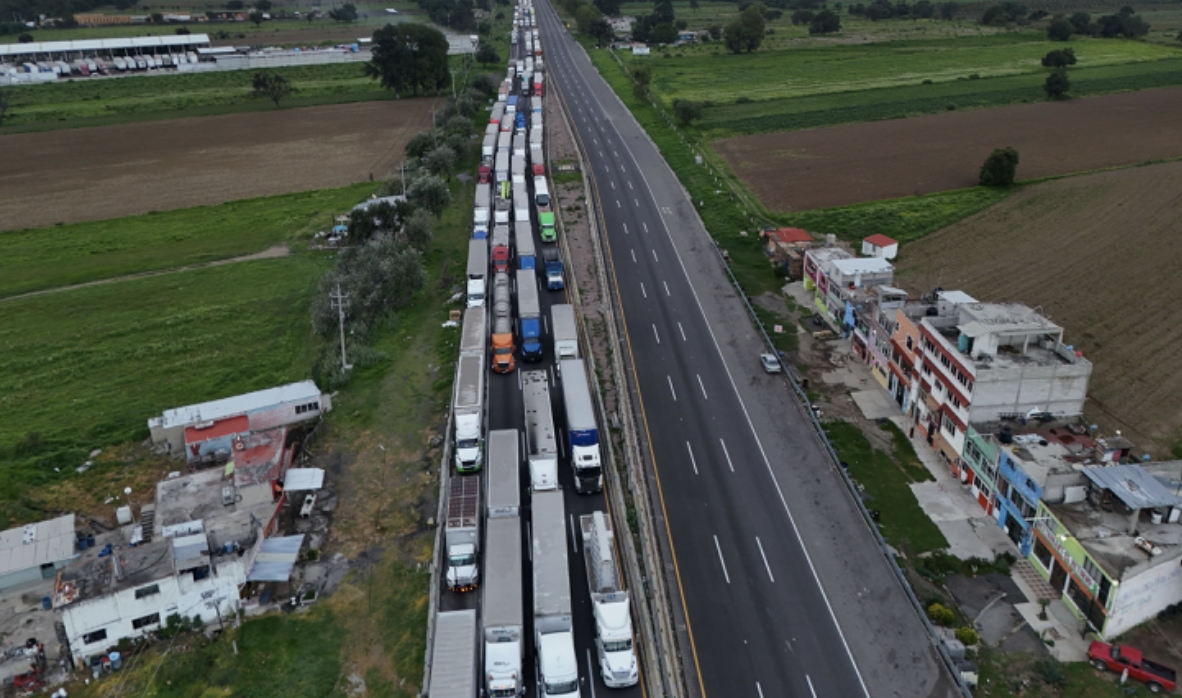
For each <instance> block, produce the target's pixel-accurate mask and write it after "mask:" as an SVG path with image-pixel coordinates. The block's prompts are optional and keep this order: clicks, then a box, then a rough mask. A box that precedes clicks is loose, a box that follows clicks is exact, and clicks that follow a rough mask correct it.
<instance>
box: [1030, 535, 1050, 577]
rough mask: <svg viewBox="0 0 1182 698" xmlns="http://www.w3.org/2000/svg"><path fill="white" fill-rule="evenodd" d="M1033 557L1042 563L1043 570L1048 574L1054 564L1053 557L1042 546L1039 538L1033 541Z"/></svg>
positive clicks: (1045, 547)
mask: <svg viewBox="0 0 1182 698" xmlns="http://www.w3.org/2000/svg"><path fill="white" fill-rule="evenodd" d="M1034 557H1035V558H1037V559H1038V561H1039V562H1041V563H1042V566H1043V568H1044V569H1046V570H1047V571H1048V572H1049V571H1050V569H1051V567H1052V566H1053V565H1054V564H1055V556H1054V555H1052V554H1051V551H1050V550H1049V549H1048V548H1047V546H1046V545H1044V544H1043V542H1042V539H1040V538H1035V539H1034Z"/></svg>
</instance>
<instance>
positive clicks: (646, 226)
mask: <svg viewBox="0 0 1182 698" xmlns="http://www.w3.org/2000/svg"><path fill="white" fill-rule="evenodd" d="M640 224H641V225H643V226H644V232H646V233H647V232H648V223H645V222H644V221H641V222H640Z"/></svg>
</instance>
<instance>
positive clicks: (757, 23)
mask: <svg viewBox="0 0 1182 698" xmlns="http://www.w3.org/2000/svg"><path fill="white" fill-rule="evenodd" d="M762 8H763V3H755V4H754V5H750V6H749V7H747V9H745V10H743V11H742V12H740V13H739V18H738V19H736V20H735V21H733V22H731V23H730V24H728V25H726V30H725V42H726V48H727V50H729V51H733V52H735V53H744V52H746V53H751V52H752V51H755V50H756V49H758V48H759V46H760V44H762V43H763V34H764V31H765V29H766V27H767V22H766V21H765V20H764V18H763V13H762V11H761V10H762Z"/></svg>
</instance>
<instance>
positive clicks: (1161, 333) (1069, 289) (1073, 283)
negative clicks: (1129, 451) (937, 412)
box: [895, 162, 1182, 459]
mask: <svg viewBox="0 0 1182 698" xmlns="http://www.w3.org/2000/svg"><path fill="white" fill-rule="evenodd" d="M1180 191H1182V163H1180V162H1174V163H1166V164H1159V165H1152V166H1147V167H1137V168H1131V169H1126V170H1118V171H1114V172H1104V173H1099V174H1093V175H1085V176H1081V177H1072V178H1067V179H1061V180H1056V181H1052V182H1046V183H1043V184H1038V185H1034V186H1031V187H1029V188H1027V189H1026V190H1024V191H1021V192H1019V193H1017V194H1015V195H1013V196H1011V197H1010V198H1008V199H1006V200H1005V201H1003V202H1002V203H1000V204H997V205H996V206H993V207H991V208H988V209H986V210H984V211H982V212H980V213H978V214H976V215H974V216H971V217H969V218H966V219H965V220H963V221H961V222H959V223H957V224H956V225H953V226H950V227H948V228H945V229H943V230H941V231H938V232H936V233H933V234H932V235H929V236H928V237H926V238H924V239H922V240H920V241H918V242H916V243H914V244H911V245H908V246H906V247H905V248H904V249H903V253H902V255H901V256H900V258H899V260H897V262H896V264H897V272H896V277H895V278H896V281H898V282H900V283H901V284H902V285H903V287H904V288H906V289H908V290H910V291H914V292H920V293H926V292H930V291H931V290H932V289H933V288H935V287H936V286H942V287H944V288H946V289H963V290H965V291H966V292H968V293H969V294H971V295H972V296H974V297H976V298H979V299H982V300H989V301H1019V302H1023V303H1026V304H1028V305H1030V306H1032V307H1037V308H1040V309H1041V310H1042V311H1043V312H1044V313H1045V314H1047V315H1048V316H1049V317H1050V318H1051V319H1052V320H1053V321H1054V322H1055V323H1057V324H1059V325H1061V326H1062V327H1063V328H1064V329H1065V333H1064V341H1065V342H1067V343H1068V344H1072V345H1074V346H1075V348H1076V349H1079V350H1082V351H1083V353H1084V356H1085V357H1086V358H1088V359H1089V360H1091V361H1092V362H1093V364H1094V366H1093V369H1092V378H1091V385H1090V389H1089V395H1088V402H1087V408H1086V415H1087V417H1088V419H1089V421H1090V422H1091V423H1094V424H1099V425H1100V427H1101V429H1102V430H1103V431H1104V432H1106V433H1112V431H1113V430H1115V429H1121V430H1122V432H1123V433H1124V435H1125V436H1128V437H1129V438H1130V439H1132V441H1133V442H1134V444H1136V446H1137V448H1138V451H1137V452H1138V453H1144V452H1149V453H1151V454H1152V455H1153V456H1154V457H1156V458H1166V459H1168V458H1169V457H1170V455H1169V450H1170V448H1171V447H1173V446H1174V444H1176V443H1178V441H1179V439H1180V438H1182V372H1178V371H1174V370H1172V369H1171V368H1170V367H1171V366H1175V365H1177V362H1178V361H1182V327H1180V326H1179V324H1178V323H1177V322H1176V321H1175V315H1176V313H1177V312H1178V299H1179V298H1182V275H1179V274H1178V266H1179V264H1180V263H1182V238H1180V237H1179V236H1178V234H1177V221H1178V219H1179V216H1182V196H1180V195H1179V192H1180Z"/></svg>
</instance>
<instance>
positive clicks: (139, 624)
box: [131, 613, 160, 630]
mask: <svg viewBox="0 0 1182 698" xmlns="http://www.w3.org/2000/svg"><path fill="white" fill-rule="evenodd" d="M148 625H160V614H159V613H153V614H152V615H150V616H144V617H143V618H136V619H135V620H133V621H131V627H132V628H134V629H135V630H139V629H140V628H143V627H145V626H148Z"/></svg>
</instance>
